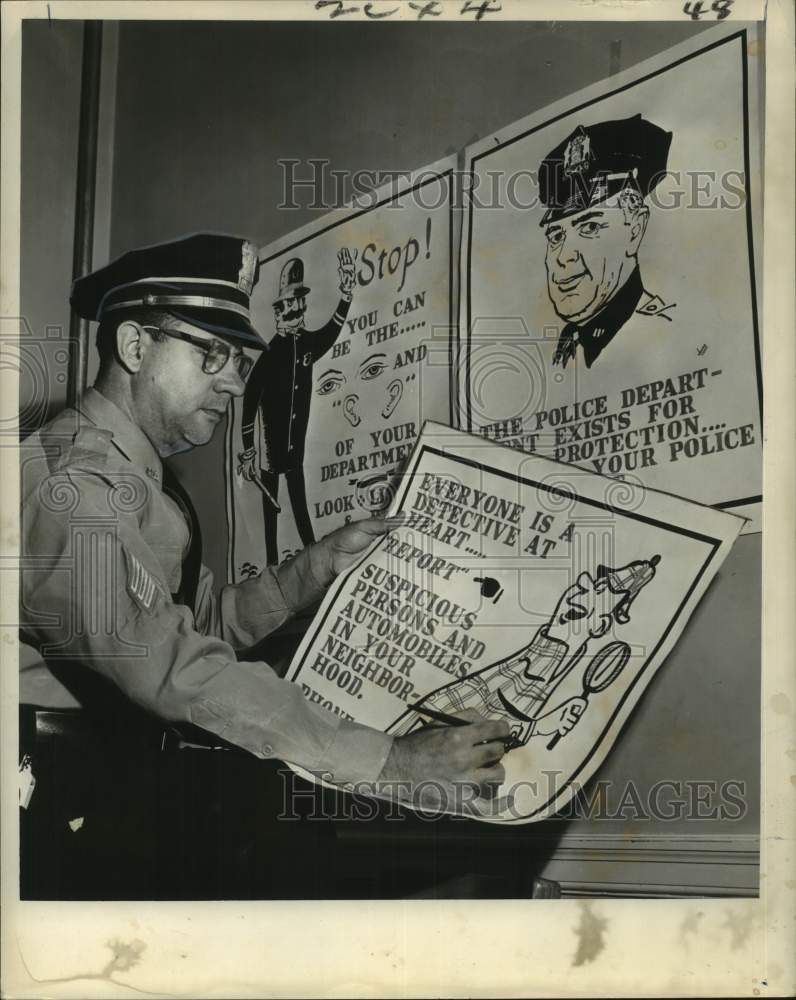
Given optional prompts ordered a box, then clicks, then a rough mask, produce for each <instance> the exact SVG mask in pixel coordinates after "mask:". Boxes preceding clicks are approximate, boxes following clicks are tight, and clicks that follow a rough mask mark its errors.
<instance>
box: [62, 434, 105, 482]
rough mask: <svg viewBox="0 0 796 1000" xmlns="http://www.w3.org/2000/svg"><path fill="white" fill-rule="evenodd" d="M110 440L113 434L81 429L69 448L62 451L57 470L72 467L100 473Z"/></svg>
mask: <svg viewBox="0 0 796 1000" xmlns="http://www.w3.org/2000/svg"><path fill="white" fill-rule="evenodd" d="M112 440H113V434H111V432H110V431H106V430H102V429H101V428H99V427H91V426H86V427H81V428H80V430H79V431H78V432H77V434H75V436H74V438H73V440H72V444H71V446H70V447H68V448H65V449H64V451H63V454H62V455H61V457H60V459H59V461H58V464H57V470H58V471H61V470H62V469H65V468H66V467H67V466H72V467H78V468H81V469H91V470H94V471H102V470H103V469H104V468H105V461H106V459H107V457H108V449H109V448H110V444H111V441H112Z"/></svg>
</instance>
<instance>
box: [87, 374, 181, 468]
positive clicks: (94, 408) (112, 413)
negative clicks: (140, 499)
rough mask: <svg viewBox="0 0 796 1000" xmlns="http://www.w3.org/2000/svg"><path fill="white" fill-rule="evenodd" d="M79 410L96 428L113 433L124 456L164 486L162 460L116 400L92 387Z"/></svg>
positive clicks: (115, 443) (115, 441)
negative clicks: (111, 399)
mask: <svg viewBox="0 0 796 1000" xmlns="http://www.w3.org/2000/svg"><path fill="white" fill-rule="evenodd" d="M78 409H79V411H80V413H82V415H83V416H84V417H87V418H88V419H89V420H90V421H91V422H92V423H93V424H96V426H97V427H100V428H102V429H104V430H107V431H110V432H111V434H112V435H113V443H114V445H115V446H116V448H117V449H118V450H119V451H120V452H121V453H122V454H123V455H124V457H125V458H127V459H129V460H130V461H131V462H132V463H133V465H135V466H137V467H138V468H139V469H143V470H144V471H145V472H146V474H147V476H148V477H149V478H150V479H152V480H154V481H155V482H156V483H157V484H158V486H162V485H163V463H162V462H161V461H160V456H159V455H158V453H157V452H156V451H155V449H154V447H153V445H152V442H151V441H150V440H149V438H148V437H147V436H146V434H144V432H143V431H142V430H141V428H140V427H137V426H136V425H135V424H134V423H133V422H132V420H130V418H129V417H128V416H127V415H126V414H124V413H122V411H121V410H120V409H119V407H118V406H117V405H116V404H115V403H112V402H111V401H110V400H109V399H108V398H107V397H105V396H103V395H102V393H101V392H99V391H98V390H97V389H89V390H88V391H87V392H86V393H84V395H83V398H82V399H81V401H80V405H79V407H78Z"/></svg>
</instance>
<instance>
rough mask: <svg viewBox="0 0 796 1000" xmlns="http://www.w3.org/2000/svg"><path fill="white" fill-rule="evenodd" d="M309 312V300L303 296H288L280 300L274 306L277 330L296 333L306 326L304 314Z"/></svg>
mask: <svg viewBox="0 0 796 1000" xmlns="http://www.w3.org/2000/svg"><path fill="white" fill-rule="evenodd" d="M306 311H307V300H306V299H305V298H304V296H303V295H288V296H286V297H285V298H284V299H280V300H279V302H277V303H276V305H275V306H274V318H275V319H276V328H277V330H287V331H290V332H295V331H296V330H300V329H301V327H302V326H303V324H304V313H305V312H306Z"/></svg>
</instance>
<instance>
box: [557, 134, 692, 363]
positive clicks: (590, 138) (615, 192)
mask: <svg viewBox="0 0 796 1000" xmlns="http://www.w3.org/2000/svg"><path fill="white" fill-rule="evenodd" d="M671 141H672V133H671V132H665V131H664V130H663V129H661V128H659V127H658V126H657V125H653V124H652V123H651V122H648V121H646V120H645V119H643V118H642V117H641V115H634V116H633V117H632V118H625V119H622V120H619V121H608V122H600V123H598V124H595V125H590V126H587V127H584V126H580V125H579V126H578V128H576V129H575V131H574V132H572V133H571V134H570V135H569V136H568V137H567V138H566V139H565V140H564V141H563V142H562V143H560V144H559V145H558V146H556V148H555V149H553V150H552V151H551V152H550V153H549V154H548V155H547V156H546V157H545V159H544V161H543V162H542V164H541V166H540V168H539V193H540V197H541V201H542V204H544V205H546V206H547V210H546V212H545V213H544V216H543V217H542V221H541V223H540V225H541V226H542V228H543V230H544V235H545V238H546V240H547V249H546V253H545V267H546V269H547V291H548V295H549V296H550V300H551V302H552V303H553V307H554V309H555V311H556V313H557V314H558V316H559V317H560V318H561V319H563V320H564V321H565V324H566V325H565V326H564V328H563V329H562V331H561V334H560V336H559V339H558V343H557V345H556V351H555V354H554V356H553V364H554V365H561V366H562V367H566V365H567V363H568V362H569V361H570V360H572V359H574V358H575V357H576V355H577V353H578V348H580V349H581V352H582V356H583V360H584V362H585V364H586V367H587V368H591V366H592V365H593V364H594V363H595V361H596V360H597V358H598V357H599V356H600V354H601V353H602V352H603V351H604V350H605V349H606V348H607V347H608V345H609V344H610V343H611V341H612V340H613V338H614V337H615V336H616V334H617V333H618V332H619V330H620V329H621V328H622V327H623V326H625V324H626V323H627V322H628V321H629V320H630V319H631V317H633V316H641V317H655V320H656V332H660V331H661V330H662V329H665V323H663V324H662V323H661V320H664V321H668V320H671V316H670V315H669V313H670V311H671V310H672V309H673V308H674V305H673V304H669V305H667V304H665V303H664V301H663V300H662V299H661V298H660V297H659V296H657V295H652V294H650V293H649V292H647V291H645V289H644V286H643V284H642V280H641V272H640V270H639V264H638V251H639V247H640V246H641V242H642V240H643V239H644V234H645V232H646V230H647V224H648V222H649V214H650V213H649V208H648V206H647V204H646V203H645V200H644V199H645V198H646V197H647V196H648V195H649V194H650V192H651V191H653V190H654V188H655V187H656V186H657V185H658V184H659V183H660V181H661V180H662V178H663V177H664V175H665V172H666V163H667V157H668V153H669V146H670V145H671Z"/></svg>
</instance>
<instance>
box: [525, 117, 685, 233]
mask: <svg viewBox="0 0 796 1000" xmlns="http://www.w3.org/2000/svg"><path fill="white" fill-rule="evenodd" d="M671 142H672V133H671V132H665V131H664V130H663V129H662V128H659V127H658V126H657V125H653V124H652V122H648V121H646V119H644V118H642V117H641V115H633V117H632V118H622V119H619V120H618V121H610V122H599V123H597V124H596V125H587V126H583V125H579V126H578V127H577V128H576V129H575V131H574V132H572V133H571V134H570V135H568V136H567V138H566V139H565V140H564V141H563V142H562V143H560V144H559V145H558V146H556V148H555V149H553V150H552V151H551V152H550V153H548V154H547V156H546V157H545V159H544V160H543V161H542V164H541V166H540V167H539V196H540V198H541V200H542V204H543V205H546V206H547V211H546V212H545V214H544V217H543V218H542V221H541V225H543V226H546V225H547V224H548V223H549V222H555V221H556V220H557V219H561V218H564V217H565V216H567V215H572V214H573V213H575V212H582V211H583V210H584V209H585V208H588V207H589V206H590V205H594V204H597V203H598V202H601V201H605V199H606V198H610V197H611V195H614V194H617V193H618V192H619V191H621V190H622V189H623V188H626V187H632V188H635V189H636V190H637V191H638V192H639V193H640V194H641V195H642V196H643V197H646V195H648V194H649V193H650V191H652V190H653V189H654V188H655V187H656V185H657V184H658V183H659V182H660V181H661V179H662V178H663V175H664V173H665V171H666V163H667V158H668V156H669V147H670V145H671Z"/></svg>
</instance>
